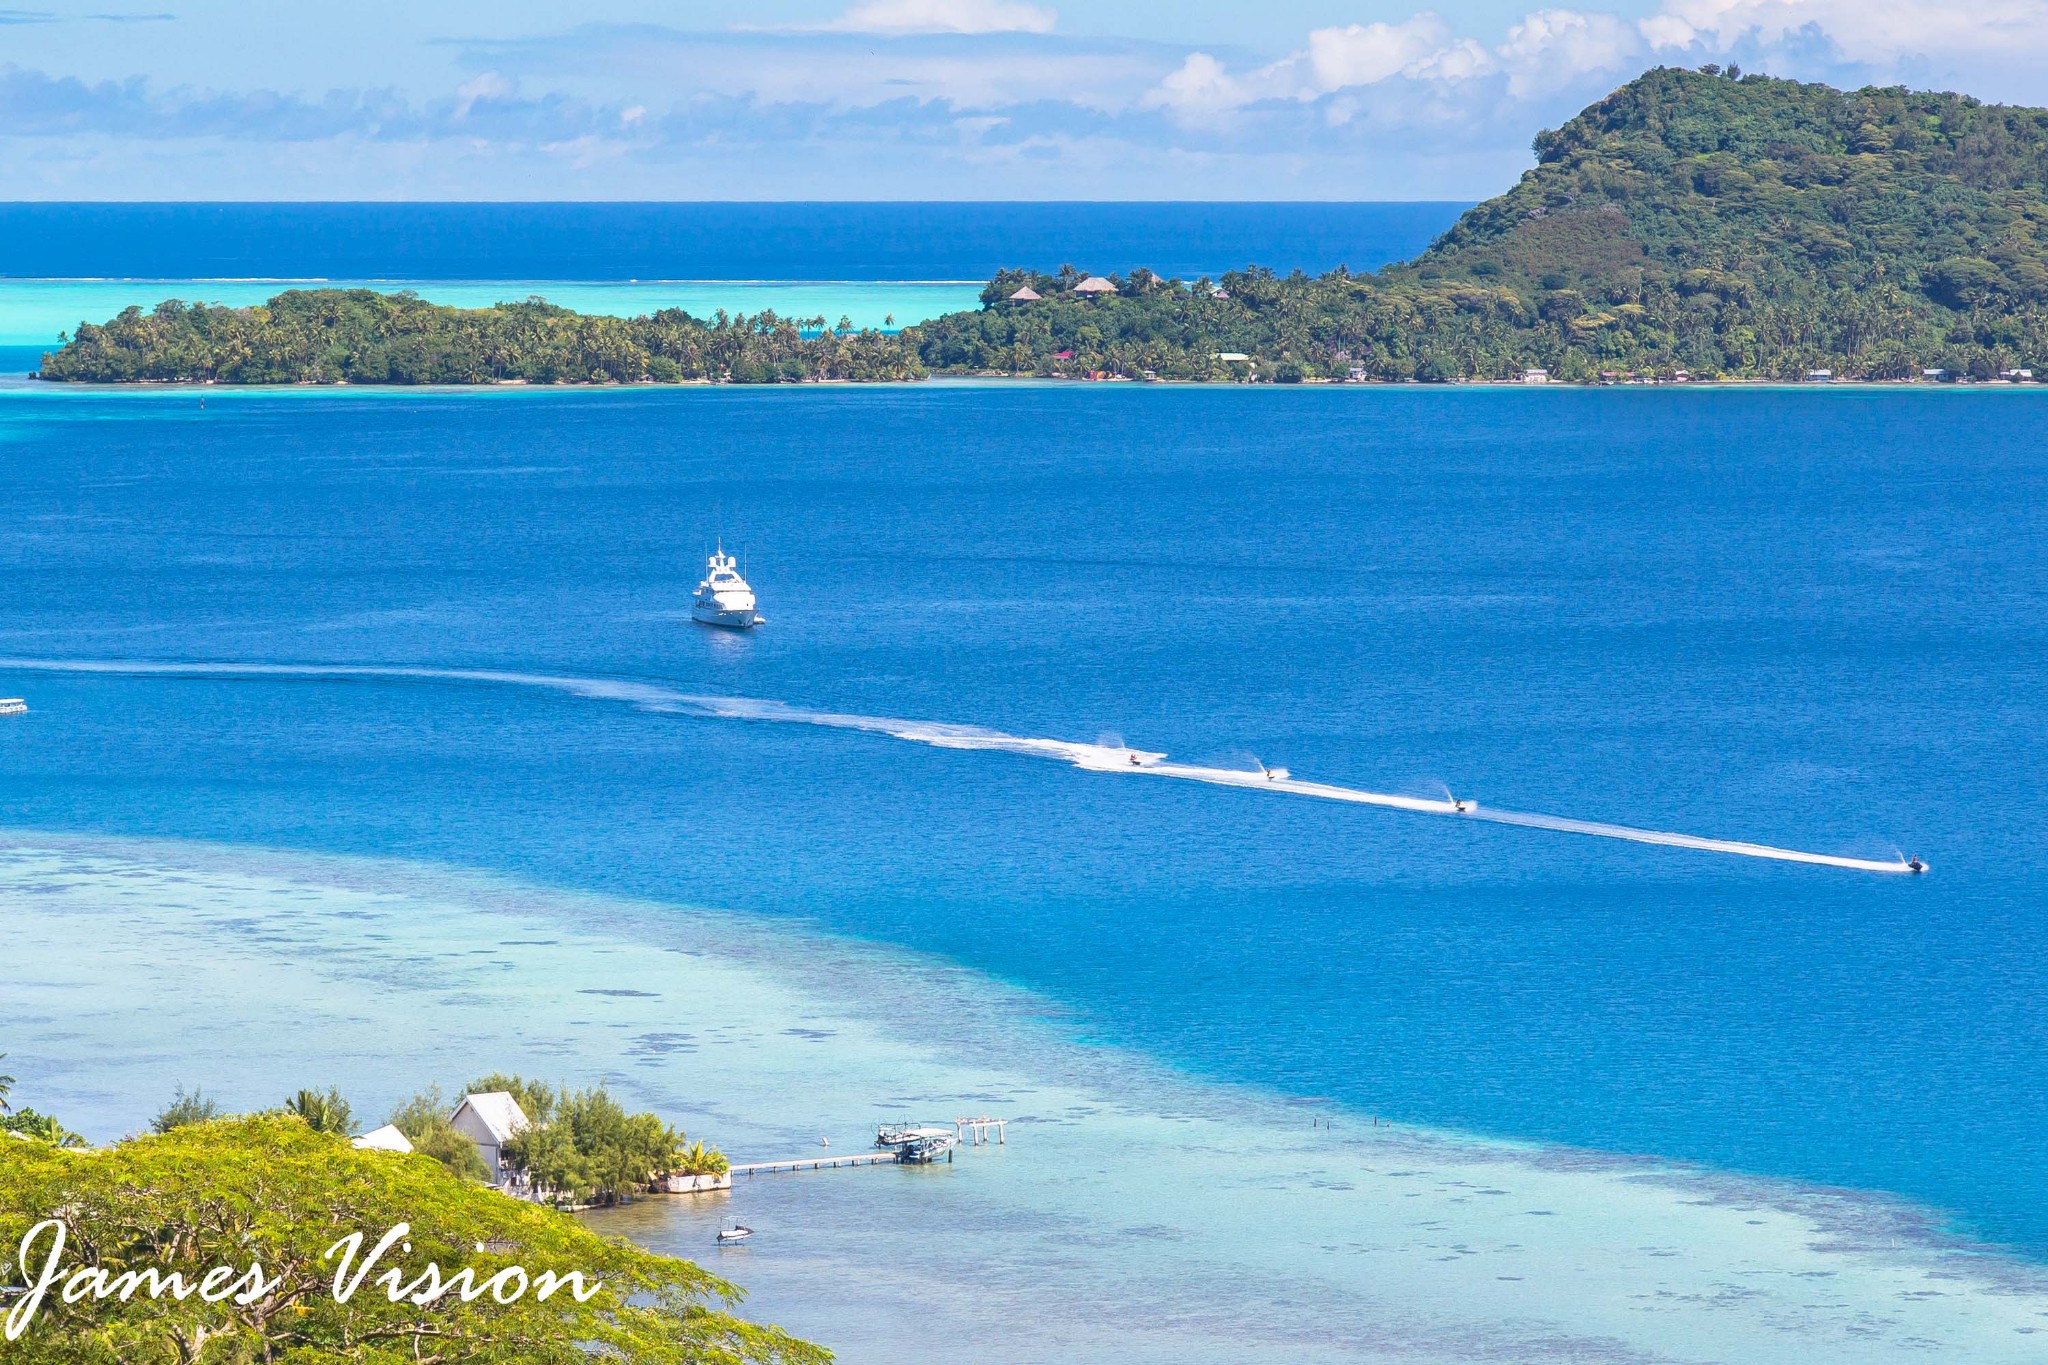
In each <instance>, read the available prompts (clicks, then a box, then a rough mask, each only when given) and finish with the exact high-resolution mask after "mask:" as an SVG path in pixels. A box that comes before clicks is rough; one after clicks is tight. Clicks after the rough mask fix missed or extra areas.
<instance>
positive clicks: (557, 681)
mask: <svg viewBox="0 0 2048 1365" xmlns="http://www.w3.org/2000/svg"><path fill="white" fill-rule="evenodd" d="M0 669H16V670H24V671H29V670H32V671H37V672H44V673H115V674H124V675H130V676H137V677H194V678H244V679H263V678H305V679H313V680H318V679H322V678H328V679H340V678H381V679H396V680H406V679H415V680H422V681H429V682H449V683H485V684H492V685H498V686H508V687H537V688H545V689H547V690H550V691H555V692H565V693H568V694H569V695H571V696H576V697H585V698H589V699H591V700H593V701H616V702H625V703H627V704H628V705H631V706H635V707H638V708H639V709H641V710H645V711H658V712H668V713H674V714H682V715H693V716H704V717H711V718H717V719H725V720H747V721H762V722H773V723H777V724H785V725H819V726H825V727H828V728H830V729H835V730H860V731H865V732H868V733H870V734H878V735H888V736H890V737H891V738H894V739H902V740H909V741H910V742H912V743H914V744H929V745H932V746H933V747H935V748H940V749H981V750H993V751H995V752H999V753H1009V754H1022V755H1024V756H1026V757H1030V758H1052V759H1059V760H1061V761H1062V762H1067V763H1071V764H1073V765H1074V766H1075V767H1078V768H1085V769H1087V770H1088V771H1089V772H1098V773H1116V774H1121V775H1124V776H1130V777H1168V778H1178V779H1180V780H1181V781H1183V782H1204V783H1208V784H1210V785H1212V786H1218V787H1237V788H1241V789H1244V790H1250V791H1269V792H1281V793H1285V794H1287V795H1290V796H1308V797H1315V798H1317V799H1319V800H1324V801H1347V802H1350V803H1352V804H1354V805H1361V806H1383V807H1386V808H1387V809H1390V810H1403V811H1410V812H1413V813H1415V814H1419V815H1447V816H1451V817H1453V818H1456V819H1461V820H1486V821H1490V822H1492V823H1494V824H1497V825H1518V826H1520V827H1522V828H1524V829H1547V830H1555V831H1557V832H1559V833H1562V834H1586V835H1592V836H1594V837H1595V838H1601V839H1623V840H1627V841H1628V842H1630V843H1637V844H1660V845H1663V846H1664V847H1667V848H1690V849H1697V850H1699V851H1700V852H1703V853H1730V854H1734V855H1736V856H1738V857H1743V858H1768V859H1772V860H1774V861H1777V862H1782V863H1810V864H1813V865H1815V866H1819V867H1841V868H1848V869H1850V870H1852V871H1857V872H1884V873H1909V872H1911V871H1912V868H1911V867H1910V866H1909V865H1908V864H1907V862H1906V860H1905V859H1904V858H1903V857H1900V858H1898V859H1896V860H1893V861H1886V860H1882V859H1872V858H1844V857H1838V856H1836V855H1834V854H1831V853H1807V852H1802V851H1801V850H1799V849H1792V848H1776V847H1773V846H1772V845H1770V844H1754V843H1747V842H1744V841H1742V840H1737V839H1709V838H1706V837H1703V836H1701V835H1697V834H1678V833H1673V832H1671V831H1667V830H1652V829H1636V828H1634V827H1632V826H1629V825H1610V824H1604V823H1601V822H1599V821H1594V820H1574V819H1571V818H1569V817H1566V816H1561V815H1538V814H1533V813H1530V812H1526V811H1511V810H1494V809H1491V808H1489V807H1484V806H1480V805H1479V804H1477V803H1476V802H1471V801H1459V800H1454V799H1452V798H1450V797H1449V796H1446V798H1445V799H1443V800H1441V801H1439V800H1435V799H1432V798H1428V797H1416V796H1398V795H1394V794H1392V793H1388V792H1374V791H1365V790H1362V789H1360V788H1357V787H1340V786H1335V785H1333V784H1330V783H1326V782H1305V781H1302V780H1301V779H1299V778H1296V777H1293V776H1291V775H1289V774H1287V773H1286V771H1285V770H1284V769H1278V768H1275V769H1270V770H1261V771H1258V772H1246V771H1242V770H1239V769H1235V768H1210V767H1203V766H1200V765H1197V764H1192V763H1173V762H1169V761H1168V760H1167V756H1166V755H1165V754H1163V753H1153V752H1150V751H1148V750H1143V749H1131V748H1126V747H1123V746H1122V745H1117V744H1083V743H1079V742H1077V741H1074V740H1065V739H1041V738H1035V737H1032V736H1027V735H1010V734H1005V733H1003V732H1002V731H1000V730H990V729H985V728H983V727H982V726H978V725H954V724H948V723H945V722H941V721H924V720H898V719H895V718H893V717H889V716H862V715H852V714H847V713H842V712H836V711H814V710H810V709H808V708H805V707H799V706H791V705H789V704H787V703H786V702H779V701H761V700H756V699H753V698H748V697H706V696H696V695H693V694H691V693H687V692H678V691H676V690H675V689H673V688H669V687H664V686H661V685H659V684H656V683H640V682H630V681H624V680H620V679H614V678H578V677H566V676H561V675H557V674H548V673H514V672H503V671H498V670H493V669H463V668H408V667H404V666H383V665H354V664H335V665H327V664H241V663H224V664H193V663H149V662H142V661H130V660H100V659H0Z"/></svg>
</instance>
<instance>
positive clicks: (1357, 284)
mask: <svg viewBox="0 0 2048 1365" xmlns="http://www.w3.org/2000/svg"><path fill="white" fill-rule="evenodd" d="M1535 147H1536V153H1537V158H1538V164H1537V165H1536V167H1535V168H1534V169H1533V170H1531V171H1529V172H1527V173H1526V174H1525V175H1524V176H1523V177H1522V180H1521V183H1520V184H1518V185H1516V186H1515V187H1514V188H1513V189H1511V190H1509V191H1508V192H1507V193H1506V194H1503V195H1501V196H1499V197H1498V198H1495V199H1491V200H1488V201H1487V202H1486V203H1484V204H1481V205H1479V206H1478V207H1476V208H1474V209H1472V210H1470V211H1469V212H1467V213H1466V214H1465V215H1464V216H1463V217H1461V218H1460V219H1459V220H1458V222H1457V224H1456V225H1455V226H1453V227H1452V228H1451V230H1450V231H1449V232H1447V233H1445V234H1444V236H1443V237H1442V238H1440V239H1439V240H1438V241H1437V242H1436V243H1435V245H1433V246H1432V247H1430V249H1429V250H1428V251H1427V252H1425V253H1424V254H1423V255H1422V256H1420V257H1418V258H1417V259H1415V260H1413V261H1410V262H1406V263H1404V264H1401V265H1395V266H1390V267H1388V268H1387V269H1385V270H1382V271H1380V272H1379V273H1377V274H1354V273H1352V272H1350V271H1348V270H1343V269H1339V270H1336V271H1333V272H1332V273H1330V274H1327V275H1323V276H1320V277H1317V278H1310V277H1308V276H1306V275H1302V274H1299V273H1297V274H1294V275H1291V276H1288V277H1286V278H1284V279H1283V278H1279V277H1276V276H1275V275H1274V274H1273V273H1272V272H1270V271H1265V270H1261V269H1258V268H1256V267H1253V268H1249V269H1246V270H1242V271H1234V272H1231V273H1227V274H1225V275H1223V276H1222V277H1221V279H1220V280H1217V281H1211V280H1207V279H1204V280H1197V281H1193V282H1187V281H1183V280H1178V279H1173V280H1165V279H1160V278H1159V277H1158V276H1156V275H1154V274H1152V273H1151V272H1150V271H1147V270H1144V269H1136V270H1133V271H1131V272H1130V273H1129V274H1128V275H1122V276H1113V277H1111V278H1112V281H1113V283H1114V284H1115V285H1116V286H1117V292H1116V293H1115V294H1112V295H1106V296H1105V295H1100V294H1089V293H1086V292H1081V291H1077V290H1076V289H1075V288H1074V286H1075V285H1076V284H1078V283H1079V282H1080V281H1081V279H1082V275H1081V272H1079V271H1077V270H1074V269H1073V268H1071V267H1067V268H1064V269H1062V270H1061V271H1060V272H1059V273H1058V274H1043V273H1039V272H1035V271H1024V270H1012V271H1005V272H1003V273H1001V274H999V275H998V276H997V277H996V278H995V280H993V281H992V282H991V283H990V284H989V286H988V288H987V289H986V290H985V291H984V292H983V294H982V304H983V306H982V307H981V308H980V309H979V310H977V311H969V312H963V313H953V314H948V315H947V316H945V317H941V318H935V319H933V320H931V321H930V322H927V323H924V324H921V325H919V326H917V327H913V328H910V329H908V330H906V331H905V332H903V333H902V334H901V335H900V336H890V335H886V334H883V333H877V332H859V333H854V332H852V331H851V330H850V329H845V328H832V329H828V328H824V327H823V326H822V322H823V320H822V319H813V320H811V322H812V323H813V324H814V325H811V326H805V325H801V324H799V323H798V322H794V321H791V320H789V319H784V318H777V317H775V316H774V315H772V314H762V315H760V316H757V317H752V318H747V317H740V318H728V317H726V316H725V315H723V314H720V315H719V316H718V317H717V318H715V319H713V320H712V321H711V322H708V323H707V322H702V321H699V320H697V319H694V318H691V317H690V316H688V315H687V314H685V313H682V312H680V311H677V310H665V311H663V312H659V313H656V314H654V315H652V316H651V317H642V318H632V319H621V318H603V317H583V316H579V315H577V314H574V313H571V312H569V311H567V310H566V309H561V308H555V307H551V306H549V305H547V304H545V303H543V302H541V301H539V300H530V301H528V302H526V303H519V304H501V305H499V306H497V307H495V308H489V309H456V308H443V307H437V306H435V305H432V304H428V303H424V302H422V301H421V300H419V299H417V298H414V297H411V296H410V295H405V294H399V295H380V294H375V293H371V292H369V291H366V290H351V291H339V290H314V291H293V292H290V293H286V294H281V295H279V296H278V297H277V298H275V299H273V300H272V301H271V302H270V303H269V305H267V306H266V307H262V308H241V309H231V308H209V307H205V306H191V307H188V306H185V305H182V304H178V303H175V302H173V303H165V304H162V305H160V306H159V307H158V308H157V309H156V310H155V311H154V312H151V313H144V312H142V311H140V310H139V309H132V308H131V309H129V310H128V311H127V312H125V313H123V314H122V315H121V316H120V317H119V318H117V319H115V320H114V321H112V322H110V323H108V324H106V325H105V326H89V325H88V326H81V327H80V328H79V330H78V334H77V335H76V336H75V337H74V338H72V340H71V341H70V342H69V344H67V345H66V346H65V347H64V349H63V350H61V351H59V352H57V353H56V354H55V355H52V356H49V357H46V358H45V360H44V363H43V370H42V373H43V376H44V377H45V378H49V379H90V380H102V381H106V380H113V381H122V380H174V379H210V380H218V381H221V382H227V383H259V382H262V383H268V382H335V381H342V380H346V381H348V382H353V383H481V382H486V381H492V380H511V379H518V380H526V381H528V382H533V383H562V382H568V383H581V382H603V383H613V382H635V381H644V380H654V381H664V380H679V379H710V380H722V381H742V382H761V381H771V380H786V379H902V378H912V377H916V376H918V375H920V374H922V373H925V372H926V371H943V372H954V373H1000V374H1067V375H1079V374H1119V375H1123V376H1126V377H1131V378H1137V377H1140V376H1144V375H1146V374H1148V373H1149V374H1151V375H1154V376H1156V377H1159V378H1175V379H1208V380H1245V379H1257V380H1279V381H1289V380H1304V379H1318V378H1329V379H1341V378H1347V377H1355V378H1366V379H1382V380H1407V379H1422V380H1449V379H1463V378H1480V379H1508V378H1515V377H1519V376H1520V375H1521V374H1522V372H1523V371H1524V370H1525V369H1531V368H1541V369H1545V370H1548V371H1549V372H1550V373H1551V374H1552V375H1553V376H1555V377H1556V378H1559V379H1563V380H1589V379H1596V378H1599V377H1600V376H1602V375H1603V374H1612V375H1622V374H1629V373H1640V374H1650V375H1665V376H1670V375H1673V374H1674V373H1676V372H1678V371H1686V372H1688V373H1690V374H1691V375H1692V376H1694V377H1700V378H1706V377H1713V376H1731V377H1747V378H1795V377H1798V376H1801V375H1803V374H1805V373H1807V372H1808V371H1810V370H1815V369H1828V370H1832V371H1833V372H1834V373H1835V374H1837V375H1842V376H1855V377H1863V378H1874V379H1895V378H1913V377H1918V376H1920V375H1921V374H1922V373H1923V371H1927V370H1937V369H1938V370H1940V371H1943V372H1944V375H1945V377H1948V378H1965V377H1967V378H1975V379H1989V378H1994V377H1996V376H1998V375H1999V374H2000V373H2001V372H2003V371H2008V370H2014V369H2018V368H2033V367H2034V362H2035V361H2036V360H2040V361H2042V362H2043V373H2044V375H2048V110H2041V109H2023V108H2010V107H2004V106H1998V105H1986V104H1982V103H1979V102H1978V101H1976V100H1974V99H1970V98H1968V97H1966V96H1962V95H1954V94H1929V93H1920V92H1914V91H1909V90H1905V89H1903V88H1886V89H1864V90H1856V91H1848V92H1844V91H1839V90H1835V89H1832V88H1830V87H1828V86H1824V85H1806V84H1800V83H1798V82H1795V81H1785V80H1775V79H1771V78H1768V77H1763V76H1753V75H1752V76H1744V75H1741V74H1739V73H1738V72H1736V71H1735V70H1734V69H1732V68H1731V69H1729V70H1728V71H1722V70H1720V69H1719V68H1718V67H1712V66H1709V67H1703V68H1701V69H1700V70H1699V71H1684V70H1676V69H1671V68H1659V69H1657V70H1654V71H1650V72H1647V73H1645V74H1644V75H1642V76H1640V77H1638V78H1637V79H1636V80H1634V81H1631V82H1630V83H1629V84H1628V85H1626V86H1624V87H1622V88H1621V89H1620V90H1617V91H1615V92H1614V93H1613V94H1612V95H1610V96H1608V97H1607V98H1606V99H1604V100H1602V101H1600V102H1599V103H1598V104H1596V105H1594V106H1592V107H1591V108H1589V109H1587V110H1585V111H1584V112H1583V113H1581V114H1580V115H1579V116H1578V117H1576V118H1574V119H1572V120H1571V121H1570V122H1569V123H1567V124H1565V126H1564V127H1562V128H1559V129H1556V130H1554V131H1547V132H1544V133H1541V134H1539V135H1538V136H1537V138H1536V143H1535ZM1025 286H1029V287H1030V288H1031V289H1032V290H1034V291H1036V292H1037V293H1038V294H1039V295H1041V296H1042V297H1041V298H1039V299H1036V300H1026V301H1012V300H1011V297H1010V296H1011V295H1012V294H1014V293H1015V292H1016V291H1017V290H1019V289H1020V288H1023V287H1025Z"/></svg>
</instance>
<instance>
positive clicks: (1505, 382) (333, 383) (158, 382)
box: [0, 333, 2048, 394]
mask: <svg viewBox="0 0 2048 1365" xmlns="http://www.w3.org/2000/svg"><path fill="white" fill-rule="evenodd" d="M886 335H894V333H887V334H886ZM0 349H5V348H0ZM984 386H986V387H1005V388H1009V387H1030V386H1041V387H1047V388H1051V387H1067V386H1088V387H1094V388H1106V389H1118V388H1124V387H1129V388H1133V389H1200V390H1203V391H1205V392H1224V391H1240V390H1241V391H1245V392H1266V391H1273V392H1288V391H1306V390H1313V391H1317V392H1322V391H1328V390H1337V391H1354V392H1356V391H1364V392H1373V393H1380V392H1386V391H1388V390H1394V391H1400V392H1409V391H1414V392H1429V393H1443V392H1455V391H1459V390H1479V391H1483V392H1487V393H1495V392H1503V391H1505V392H1513V393H1543V392H1569V393H1585V392H1589V391H1594V390H1608V389H1627V390H1631V391H1633V390H1638V389H1651V390H1655V391H1657V392H1661V393H1668V392H1698V393H1759V392H1798V393H1829V392H1842V393H1900V392H1925V393H1976V392H1980V391H1983V390H1987V389H1988V390H1995V391H1999V392H2004V391H2008V390H2010V391H2013V392H2019V393H2025V392H2029V391H2039V392H2044V393H2048V380H2042V381H2032V382H2016V381H2013V380H2006V379H1993V380H1971V381H1958V382H1955V383H1939V382H1931V381H1928V380H1924V379H1839V380H1830V381H1827V382H1824V383H1823V382H1801V381H1799V380H1791V379H1696V380H1689V381H1687V382H1685V383H1662V382H1657V383H1647V382H1638V383H1629V382H1592V383H1570V382H1567V381H1564V380H1551V381H1549V382H1548V383H1543V384H1529V383H1524V382H1523V381H1521V380H1516V379H1458V380H1446V381H1441V382H1438V381H1425V380H1420V379H1343V380H1337V379H1311V380H1303V381H1300V382H1298V383H1287V384H1281V383H1273V382H1269V381H1259V382H1256V383H1248V382H1245V381H1243V380H1214V379H1129V378H1124V377H1114V378H1107V379H1090V378H1087V377H1085V376H1074V375H1037V374H953V373H942V374H932V375H928V376H927V377H925V378H923V379H806V380H791V381H787V382H783V383H774V384H760V383H747V382H743V381H738V380H731V379H681V380H669V381H661V380H651V379H648V380H641V381H639V382H637V383H629V384H592V383H587V382H585V383H539V382H535V381H531V380H525V379H502V380H494V381H492V382H490V383H484V384H358V383H351V382H349V381H347V380H318V381H316V380H300V381H296V382H293V383H289V384H224V383H221V382H219V381H217V380H211V379H131V380H107V381H100V380H81V379H42V378H40V377H39V376H36V375H33V374H26V375H21V376H12V375H0V390H14V391H18V392H19V391H35V392H45V393H65V392H77V393H101V394H104V393H188V392H196V393H206V394H218V393H248V394H279V393H320V392H350V393H370V394H452V393H464V394H468V393H504V392H508V391H511V392H522V391H523V392H533V393H550V394H560V393H610V394H619V393H661V392H666V391H670V390H680V391H684V392H691V391H697V390H703V389H739V390H745V391H749V392H755V391H778V392H780V391H788V392H802V391H806V390H813V389H827V390H838V389H861V390H868V389H918V388H926V387H943V388H956V389H958V388H976V387H984Z"/></svg>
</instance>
